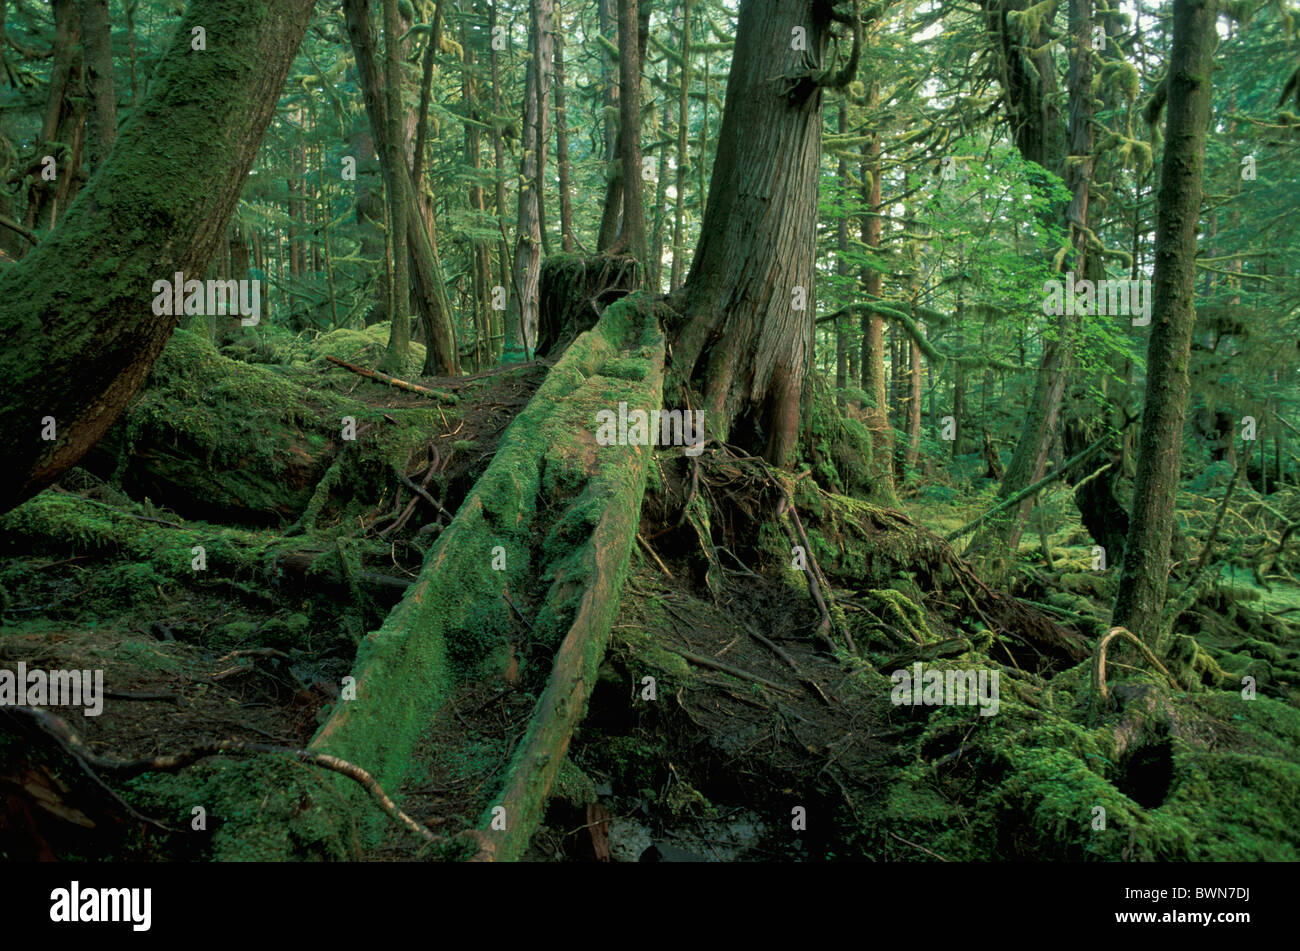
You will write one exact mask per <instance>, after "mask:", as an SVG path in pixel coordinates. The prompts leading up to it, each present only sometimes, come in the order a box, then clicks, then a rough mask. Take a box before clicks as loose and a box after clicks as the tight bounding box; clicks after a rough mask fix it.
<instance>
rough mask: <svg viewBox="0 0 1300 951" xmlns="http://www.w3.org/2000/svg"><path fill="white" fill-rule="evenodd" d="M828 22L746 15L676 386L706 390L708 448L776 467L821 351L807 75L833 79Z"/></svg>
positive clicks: (804, 14)
mask: <svg viewBox="0 0 1300 951" xmlns="http://www.w3.org/2000/svg"><path fill="white" fill-rule="evenodd" d="M830 14H831V9H830V5H829V4H827V3H823V2H820V0H767V2H764V0H743V2H742V3H741V7H740V21H739V25H738V27H737V32H736V43H735V51H734V55H733V60H732V66H731V75H730V77H729V78H728V80H727V95H726V106H725V108H724V111H723V118H722V129H721V131H720V133H719V138H718V153H717V159H716V161H715V165H714V170H713V179H712V181H711V182H710V185H709V202H708V210H707V212H706V214H705V219H704V223H703V227H702V229H701V234H700V242H699V246H698V248H697V249H696V252H695V258H694V260H693V261H692V263H691V272H690V276H689V277H688V278H687V279H686V283H685V284H684V285H683V287H682V290H681V292H680V295H679V296H680V307H681V310H682V312H683V314H684V316H685V318H686V323H685V325H684V326H683V328H682V330H681V333H680V335H679V337H678V340H677V341H676V344H675V346H674V348H673V376H674V379H675V380H677V381H679V382H680V381H684V380H685V379H687V378H694V379H696V380H698V381H699V383H700V384H701V386H702V388H703V390H704V410H705V413H706V421H707V426H708V429H709V434H710V435H711V436H716V437H719V438H727V437H728V436H730V437H731V438H732V440H733V441H738V442H740V443H741V444H742V445H746V444H747V445H748V446H750V447H751V448H754V449H758V450H761V452H762V453H763V455H764V456H765V457H766V458H767V459H768V460H769V461H771V462H773V463H775V464H778V465H781V464H785V463H786V462H787V461H788V460H789V459H790V457H791V455H792V453H793V451H794V448H795V443H796V441H797V438H798V432H799V418H800V409H801V403H802V400H803V396H804V392H803V391H804V378H805V374H806V372H807V369H808V366H809V363H810V361H811V358H812V353H813V314H814V310H815V309H814V293H813V292H814V288H813V280H814V274H813V271H814V268H813V264H814V255H815V252H816V249H815V241H814V239H815V227H816V209H817V181H818V171H819V166H820V162H821V132H822V118H821V109H822V93H823V90H822V87H821V86H820V85H818V82H817V80H816V79H814V78H813V76H812V75H810V65H811V68H812V70H815V71H818V72H819V74H822V75H824V73H821V71H822V70H823V65H824V63H823V61H824V59H825V56H826V49H827V45H828V41H829V37H830V27H831V23H832V21H831V19H830ZM800 37H802V38H803V39H804V40H805V43H804V44H800V43H799V42H798V40H799V38H800ZM800 45H806V49H798V48H794V47H798V46H800Z"/></svg>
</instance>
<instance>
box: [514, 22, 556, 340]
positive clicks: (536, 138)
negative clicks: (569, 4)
mask: <svg viewBox="0 0 1300 951" xmlns="http://www.w3.org/2000/svg"><path fill="white" fill-rule="evenodd" d="M532 34H533V36H534V37H535V38H536V43H537V48H536V52H535V55H534V56H533V57H532V58H531V59H530V60H529V62H528V73H527V76H526V78H525V81H524V124H523V133H522V137H523V142H522V145H523V154H522V156H520V160H519V205H518V216H517V219H516V228H515V253H514V267H513V271H512V279H513V281H514V286H512V287H510V288H509V291H510V309H509V312H508V314H507V316H506V353H507V356H506V359H507V360H509V359H512V356H511V354H512V352H513V354H514V356H513V359H515V360H526V359H531V358H532V353H533V348H534V347H535V346H536V345H537V278H538V275H539V274H540V273H541V268H542V233H541V232H542V223H541V196H540V195H539V194H538V190H537V185H538V181H539V174H540V169H541V167H542V165H543V164H544V162H545V158H546V138H545V129H546V126H545V119H544V117H543V116H542V115H541V113H543V112H544V111H545V110H544V109H542V108H541V107H542V106H544V105H545V104H546V89H547V86H548V84H549V79H550V65H551V62H552V51H551V37H552V33H551V0H533V24H532Z"/></svg>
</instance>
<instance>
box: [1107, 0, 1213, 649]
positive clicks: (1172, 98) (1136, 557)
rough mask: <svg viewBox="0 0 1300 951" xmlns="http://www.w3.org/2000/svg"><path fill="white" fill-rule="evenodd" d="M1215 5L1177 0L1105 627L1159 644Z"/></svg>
mask: <svg viewBox="0 0 1300 951" xmlns="http://www.w3.org/2000/svg"><path fill="white" fill-rule="evenodd" d="M1215 14H1216V4H1215V2H1214V0H1174V14H1173V18H1174V24H1173V26H1174V38H1173V48H1172V50H1171V52H1170V63H1169V78H1168V80H1166V81H1167V82H1168V89H1169V93H1168V98H1167V103H1166V107H1165V108H1166V110H1167V118H1166V122H1165V151H1164V156H1163V158H1162V160H1161V168H1160V191H1159V198H1158V201H1157V203H1156V207H1157V213H1156V243H1155V273H1154V275H1153V277H1152V297H1153V299H1152V321H1151V338H1150V340H1149V341H1148V343H1147V385H1146V403H1145V405H1144V406H1143V410H1142V436H1141V439H1140V441H1139V444H1138V459H1137V476H1136V480H1135V483H1134V487H1133V517H1132V521H1131V523H1130V525H1129V532H1128V541H1127V543H1126V545H1125V551H1124V567H1123V570H1122V572H1121V573H1120V583H1119V593H1118V595H1117V596H1116V599H1115V613H1114V616H1113V620H1112V624H1114V625H1117V626H1119V627H1126V628H1128V629H1129V630H1130V631H1132V632H1133V633H1134V634H1136V635H1137V636H1138V637H1139V638H1141V639H1142V640H1143V641H1144V642H1145V643H1147V644H1150V645H1152V646H1153V647H1158V646H1159V645H1158V644H1157V643H1156V639H1157V636H1158V633H1159V628H1160V616H1161V611H1162V609H1163V607H1164V601H1165V594H1166V586H1167V582H1168V576H1169V549H1170V544H1171V541H1172V538H1173V529H1174V508H1175V502H1176V498H1177V493H1178V478H1179V474H1180V468H1181V466H1180V464H1181V458H1182V447H1183V424H1184V422H1185V421H1186V415H1187V395H1188V372H1187V367H1188V361H1189V360H1190V358H1191V344H1192V330H1193V327H1194V325H1195V322H1196V311H1195V308H1194V306H1193V293H1194V287H1195V281H1196V260H1195V258H1196V227H1197V222H1198V221H1199V219H1200V211H1201V176H1202V173H1203V172H1204V168H1205V135H1206V127H1207V125H1208V124H1209V114H1210V99H1211V95H1212V80H1211V70H1212V67H1213V52H1214V46H1215V41H1216V34H1215V31H1214V21H1215Z"/></svg>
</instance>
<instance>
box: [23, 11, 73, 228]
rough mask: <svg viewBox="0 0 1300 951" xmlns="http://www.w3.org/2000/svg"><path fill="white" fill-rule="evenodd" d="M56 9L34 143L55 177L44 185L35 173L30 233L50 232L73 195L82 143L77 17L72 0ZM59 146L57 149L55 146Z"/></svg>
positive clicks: (39, 168) (37, 171) (29, 210)
mask: <svg viewBox="0 0 1300 951" xmlns="http://www.w3.org/2000/svg"><path fill="white" fill-rule="evenodd" d="M51 6H52V7H53V8H54V65H53V67H52V68H51V70H50V84H49V91H48V94H47V96H46V100H45V116H44V119H43V120H42V122H41V134H40V135H41V137H40V141H39V142H38V144H37V149H36V157H37V160H38V161H42V162H43V161H44V160H45V159H46V158H49V157H51V156H52V157H53V158H54V159H55V160H56V161H55V166H54V167H55V172H56V177H55V178H54V180H53V181H52V182H47V181H46V180H45V179H44V178H43V177H42V175H41V172H42V171H43V166H37V168H36V169H35V170H34V172H35V174H34V175H33V183H32V187H31V192H30V195H29V197H28V203H27V217H26V220H25V222H24V223H25V224H26V225H27V227H28V229H32V228H37V227H48V228H53V227H54V225H55V224H56V223H57V222H58V220H59V216H60V215H61V214H63V212H64V211H65V210H66V209H67V207H68V205H69V203H70V202H71V201H72V198H73V197H74V196H75V195H76V192H77V178H78V176H79V175H80V174H81V152H82V148H83V144H84V142H85V134H84V130H85V112H86V105H85V103H86V97H85V78H84V76H83V70H82V45H81V44H82V37H81V18H80V17H79V16H77V8H76V6H75V4H74V3H73V0H51ZM56 144H57V145H61V146H63V148H62V149H56V148H55V145H56Z"/></svg>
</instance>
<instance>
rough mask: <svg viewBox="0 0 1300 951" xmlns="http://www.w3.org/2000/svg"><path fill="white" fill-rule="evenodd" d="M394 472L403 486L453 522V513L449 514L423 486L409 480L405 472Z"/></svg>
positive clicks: (398, 470)
mask: <svg viewBox="0 0 1300 951" xmlns="http://www.w3.org/2000/svg"><path fill="white" fill-rule="evenodd" d="M393 471H394V472H396V473H397V478H399V479H401V480H402V484H403V485H405V486H406V487H407V488H408V489H410V490H411V491H412V492H414V493H415V494H416V495H418V496H419V497H420V498H422V499H424V501H426V502H428V503H429V504H430V505H432V506H433V507H434V508H436V509H437V510H438V511H439V512H441V513H442V514H443V515H445V516H447V521H449V522H450V521H451V513H450V512H448V511H447V510H446V509H445V508H443V507H442V505H441V504H440V503H439V502H438V500H437V499H435V498H434V497H433V496H432V495H430V494H429V493H428V490H426V489H425V488H424V487H423V486H419V485H416V484H415V483H414V482H412V481H411V480H410V479H408V478H407V477H406V473H405V472H403V471H402V470H400V469H398V468H396V467H394V468H393Z"/></svg>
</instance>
